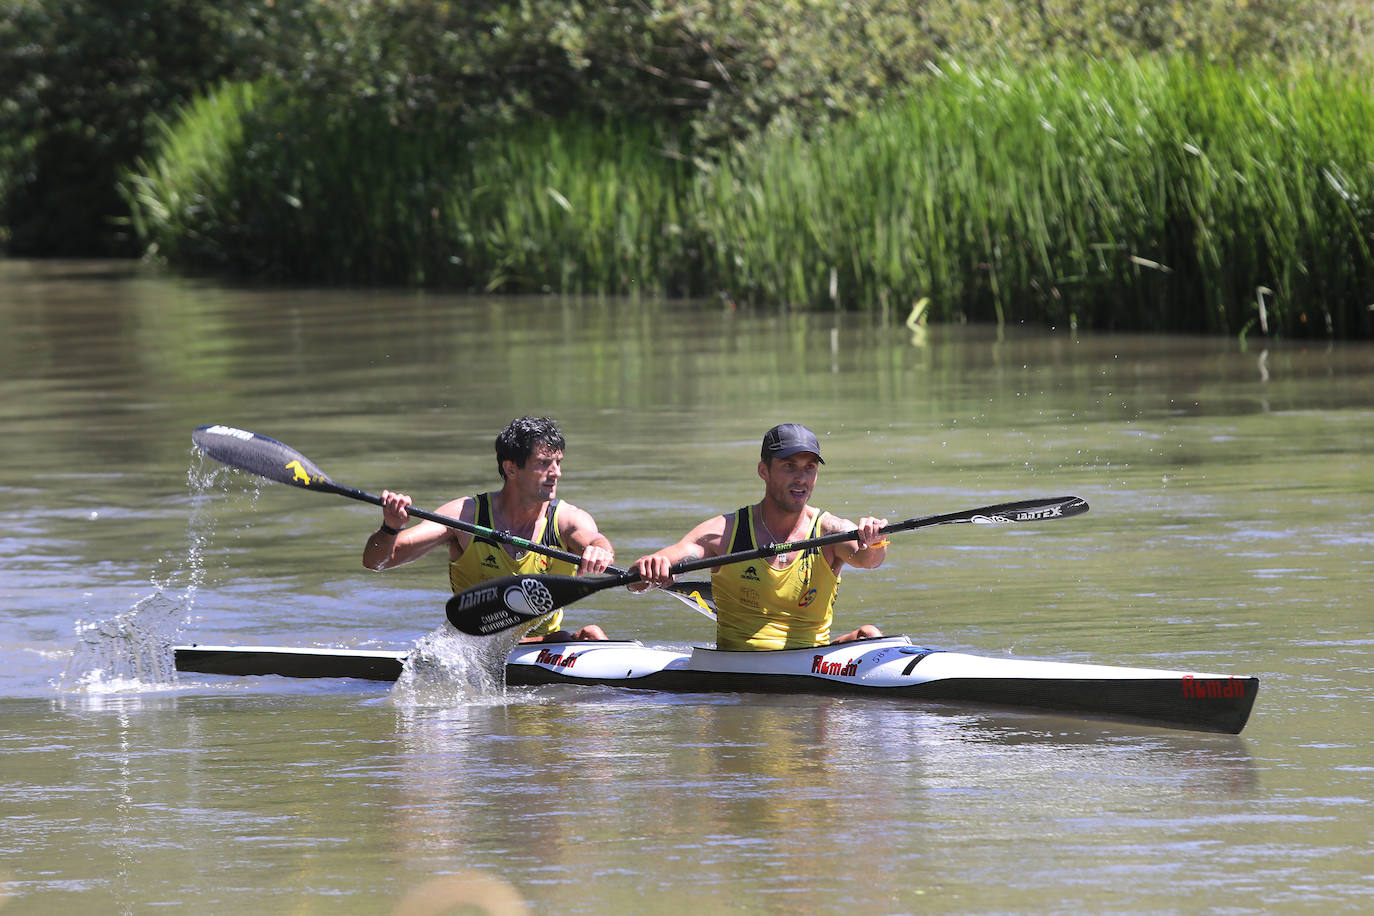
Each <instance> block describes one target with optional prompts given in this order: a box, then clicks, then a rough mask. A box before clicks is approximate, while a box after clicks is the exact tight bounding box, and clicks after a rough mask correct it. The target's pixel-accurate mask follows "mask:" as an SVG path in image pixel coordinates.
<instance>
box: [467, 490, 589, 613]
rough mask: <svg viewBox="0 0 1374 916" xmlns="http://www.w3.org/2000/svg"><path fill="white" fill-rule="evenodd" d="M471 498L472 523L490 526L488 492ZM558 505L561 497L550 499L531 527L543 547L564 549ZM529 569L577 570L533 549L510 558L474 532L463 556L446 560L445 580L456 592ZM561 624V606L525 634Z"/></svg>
mask: <svg viewBox="0 0 1374 916" xmlns="http://www.w3.org/2000/svg"><path fill="white" fill-rule="evenodd" d="M473 499H475V500H477V519H476V522H475V523H476V524H477V525H480V526H481V527H483V528H491V527H493V526H492V523H491V494H490V493H479V494H477V495H476V496H474V497H473ZM561 505H562V501H561V500H557V499H554V500H550V501H549V508H548V511H547V512H545V513H544V516H543V518H541V519H540V520H539V521H537V522H535V524H534V531H533V532H532V533H531V534H530V540H531V541H533V542H535V543H536V544H541V545H543V546H545V547H557V548H558V549H560V550H567V547H566V546H564V544H563V538H562V536H561V535H560V534H559V533H558V510H559V507H560V506H561ZM532 573H557V574H558V575H562V576H573V575H576V574H577V564H575V563H569V562H567V561H566V560H555V559H553V558H552V557H547V556H545V555H544V554H542V553H535V552H534V551H532V550H527V551H525V552H524V553H523V554H521V555H520V557H519V559H513V558H512V557H511V555H510V554H509V553H506V550H505V548H503V547H502V546H501V545H500V544H489V543H487V542H486V541H483V540H481V539H479V538H478V537H477V536H476V535H474V536H473V538H472V540H471V541H470V542H469V543H468V547H467V549H466V550H464V551H463V553H462V556H460V557H459V558H458V559H457V560H451V561H449V564H448V582H449V585H451V586H452V587H453V593H454V594H455V595H456V594H457V593H458V592H461V591H462V590H463V589H465V588H471V587H472V586H474V585H476V584H477V583H479V582H485V581H486V580H488V579H495V578H497V577H499V576H513V575H516V574H520V575H530V574H532ZM562 625H563V612H562V611H561V610H559V611H555V612H554V613H553V614H550V615H549V616H548V617H546V618H544V622H543V623H541V624H539V625H538V626H537V627H535V628H534V629H533V630H530V631H529V632H528V633H526V634H525V635H526V636H544V635H546V634H548V633H554V632H556V631H557V630H558V629H559V628H560V627H561V626H562Z"/></svg>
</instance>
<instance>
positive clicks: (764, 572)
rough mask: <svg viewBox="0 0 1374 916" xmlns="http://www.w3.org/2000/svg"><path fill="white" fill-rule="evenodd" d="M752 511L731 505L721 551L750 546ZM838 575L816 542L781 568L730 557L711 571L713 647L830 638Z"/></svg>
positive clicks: (818, 642) (816, 526) (814, 532)
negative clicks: (730, 524) (731, 526)
mask: <svg viewBox="0 0 1374 916" xmlns="http://www.w3.org/2000/svg"><path fill="white" fill-rule="evenodd" d="M825 515H826V513H824V512H818V513H817V514H816V520H815V521H814V522H813V523H812V524H811V532H810V534H808V535H807V537H817V536H818V533H819V532H820V530H821V520H822V519H823V518H825ZM757 546H758V539H757V538H756V537H755V536H754V518H753V513H752V512H751V511H750V510H749V507H748V506H745V507H744V508H742V509H738V510H736V511H735V531H734V535H733V536H732V537H731V539H730V549H729V550H728V551H727V553H734V552H735V551H737V550H752V549H754V548H755V547H757ZM839 586H840V577H839V576H837V575H835V572H834V571H833V570H832V569H831V568H830V564H829V563H827V562H826V561H825V555H824V554H823V553H821V551H820V549H819V548H815V547H813V548H810V549H808V550H804V551H802V552H801V553H800V554H799V555H797V556H795V557H793V558H792V561H791V562H790V563H788V564H787V565H786V566H784V567H783V568H782V569H776V568H774V567H773V566H772V565H770V564H769V563H768V562H767V561H766V560H764V559H757V560H746V561H744V562H742V563H731V564H730V565H728V566H722V567H720V568H719V569H718V570H716V571H715V572H713V573H711V589H712V591H713V592H714V593H715V600H716V648H718V649H795V648H802V647H806V646H825V645H829V644H830V621H831V618H833V617H834V613H835V593H836V592H837V591H838V590H839Z"/></svg>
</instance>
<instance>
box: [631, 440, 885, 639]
mask: <svg viewBox="0 0 1374 916" xmlns="http://www.w3.org/2000/svg"><path fill="white" fill-rule="evenodd" d="M824 463H825V461H824V460H823V459H822V458H821V447H820V443H819V441H818V440H817V439H816V434H815V433H813V432H812V431H811V430H809V429H807V428H806V427H805V426H802V425H801V424H798V423H783V424H781V425H778V426H775V427H773V428H772V429H770V430H769V431H768V432H767V433H766V434H765V435H764V437H763V444H762V447H761V449H760V452H759V463H758V475H759V477H760V478H762V480H763V485H764V492H763V499H762V500H760V501H759V502H757V503H755V504H754V505H752V506H744V507H743V508H741V509H738V510H736V511H734V512H730V513H725V514H722V515H717V516H715V517H714V518H709V519H707V520H706V521H704V522H702V523H701V524H699V525H697V526H696V527H695V528H693V529H692V530H691V531H690V532H688V533H687V536H686V537H684V538H683V539H682V540H680V541H678V542H677V543H676V544H673V545H672V546H670V547H665V548H663V549H662V550H659V551H656V552H655V553H651V554H648V555H647V556H643V557H640V558H639V559H638V560H636V561H635V562H634V565H633V567H631V568H632V569H633V570H635V571H637V572H638V573H639V574H640V576H641V577H642V579H643V582H644V583H647V585H649V586H660V585H666V584H668V583H669V582H671V581H672V576H671V575H670V574H669V571H668V570H669V567H671V566H672V565H673V564H674V563H680V562H682V561H683V560H695V559H702V558H707V557H714V556H721V555H723V554H727V553H733V552H735V551H739V550H749V549H752V548H755V547H765V546H771V545H774V544H790V543H793V542H795V541H800V540H803V539H806V538H814V537H819V536H822V535H827V534H832V533H835V532H841V531H853V530H855V529H857V530H858V531H859V539H858V541H853V540H847V541H840V542H839V543H836V544H831V545H829V546H826V547H821V548H810V549H807V550H803V551H791V552H788V553H781V554H778V555H776V556H774V557H772V558H769V559H755V560H747V561H744V562H741V563H732V564H730V565H728V566H723V567H718V568H716V569H713V570H712V571H711V587H712V590H713V592H714V593H715V603H716V615H717V617H716V648H718V649H792V648H798V647H802V646H821V645H828V644H830V643H838V642H849V641H851V640H854V639H867V638H869V637H874V636H881V635H882V632H881V631H880V630H879V629H878V628H877V627H875V626H871V625H864V626H861V627H859V628H858V629H857V630H853V631H851V632H848V633H845V634H843V635H842V636H837V637H835V638H833V639H832V638H831V636H830V624H831V621H832V619H833V617H834V604H835V594H836V591H837V590H838V588H839V584H840V571H841V569H843V567H844V566H845V564H848V565H850V566H857V567H860V568H863V569H874V568H876V567H878V566H880V565H881V564H882V562H883V560H884V559H886V557H887V541H886V540H883V539H882V536H881V535H880V534H879V533H878V529H879V528H881V527H883V526H884V525H886V524H887V519H884V518H873V517H865V518H861V519H860V520H859V522H858V524H857V525H856V524H855V523H854V522H851V521H849V520H848V519H844V518H840V517H838V516H835V515H831V514H830V513H829V512H824V511H822V510H820V509H817V508H815V507H813V506H811V505H810V504H809V503H810V499H811V494H812V492H813V491H814V490H815V487H816V481H817V479H818V477H819V475H820V467H821V465H822V464H824ZM637 584H638V583H637ZM631 588H632V589H634V588H635V586H631Z"/></svg>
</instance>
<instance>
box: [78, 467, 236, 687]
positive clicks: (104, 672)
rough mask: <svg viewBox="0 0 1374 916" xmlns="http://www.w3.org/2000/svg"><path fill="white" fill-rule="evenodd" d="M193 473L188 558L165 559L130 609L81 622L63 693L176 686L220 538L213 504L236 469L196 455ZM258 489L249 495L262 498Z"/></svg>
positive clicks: (227, 487) (188, 477) (188, 475)
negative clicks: (180, 650) (182, 646)
mask: <svg viewBox="0 0 1374 916" xmlns="http://www.w3.org/2000/svg"><path fill="white" fill-rule="evenodd" d="M195 456H196V457H195V458H194V459H193V460H192V462H191V465H190V467H189V468H188V469H187V472H186V483H187V487H188V489H189V490H190V493H191V518H190V521H189V522H188V524H187V527H186V550H185V553H183V554H172V555H168V556H164V557H162V558H161V559H159V561H158V569H156V570H155V571H154V572H153V573H151V574H150V575H149V582H150V584H151V586H152V589H153V590H152V593H151V594H148V595H144V596H143V597H142V598H139V599H138V600H137V601H135V602H134V603H133V604H132V605H130V606H129V607H128V608H127V609H126V610H123V611H120V612H118V613H116V614H114V615H113V616H111V617H105V618H101V619H99V620H78V621H77V622H76V638H77V644H76V648H75V650H74V651H73V652H72V657H71V659H70V660H69V661H68V663H67V667H66V669H65V670H64V672H63V674H62V676H61V678H60V679H59V680H58V682H57V683H56V684H54V686H55V687H56V688H57V689H58V690H59V691H63V692H79V693H90V694H108V693H118V692H124V691H139V690H158V689H166V688H169V687H171V686H173V685H174V683H175V681H176V666H175V663H174V661H173V658H172V646H174V645H175V644H176V643H177V642H178V635H179V633H180V632H181V630H182V628H183V627H184V626H185V625H186V624H187V623H188V622H189V621H190V620H191V612H192V610H193V608H194V607H195V601H196V594H197V592H198V591H199V589H200V587H201V585H203V584H204V582H205V554H206V545H207V544H208V543H209V542H210V540H211V538H212V536H213V535H214V516H213V514H212V513H211V512H210V507H211V505H212V504H213V502H214V497H215V496H216V495H223V494H225V493H228V492H229V490H230V481H231V480H232V479H233V478H232V477H231V475H230V472H229V469H227V468H225V467H223V466H221V465H219V464H217V463H215V462H212V461H210V460H209V459H207V458H205V457H204V456H203V455H201V454H200V452H199V451H197V452H195ZM257 493H258V490H257V489H256V488H255V489H253V490H252V491H251V492H249V491H245V495H247V496H248V497H249V499H250V500H254V501H255V500H256V498H257Z"/></svg>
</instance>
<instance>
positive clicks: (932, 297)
mask: <svg viewBox="0 0 1374 916" xmlns="http://www.w3.org/2000/svg"><path fill="white" fill-rule="evenodd" d="M1369 82H1370V81H1369V77H1368V75H1366V74H1355V73H1349V72H1343V73H1336V72H1334V71H1330V70H1323V69H1319V68H1316V67H1312V68H1306V69H1303V68H1288V69H1284V70H1268V71H1265V70H1258V69H1256V70H1250V71H1243V70H1236V69H1234V68H1227V67H1221V66H1216V65H1210V64H1202V63H1198V62H1195V61H1192V60H1183V59H1173V60H1170V59H1156V58H1147V59H1141V60H1137V61H1125V62H1116V63H1111V64H1108V63H1105V62H1091V61H1079V60H1057V61H1049V62H1044V63H1042V64H1039V65H1036V66H1033V67H1029V68H1024V67H1023V68H1012V67H1010V66H1005V67H1001V68H982V69H978V70H970V69H965V68H962V67H959V66H957V65H954V64H947V65H945V66H944V67H943V68H933V69H932V72H931V74H930V78H929V79H928V80H926V81H925V82H924V83H922V84H921V87H920V88H919V90H918V91H915V92H913V93H911V94H910V95H909V96H908V97H906V98H904V99H901V100H897V101H895V102H893V103H892V104H889V105H887V106H884V107H882V108H879V109H876V110H873V111H870V112H868V113H866V114H864V115H862V116H860V117H858V118H855V119H853V120H850V121H846V122H842V123H837V124H834V125H830V126H828V127H826V128H824V129H820V130H817V131H813V132H811V133H808V134H805V135H803V134H801V133H792V134H785V133H781V132H774V133H770V134H767V135H764V136H760V137H756V138H754V139H753V140H751V141H750V142H748V143H746V144H744V145H742V146H741V147H739V148H737V149H735V150H733V151H732V152H730V153H729V154H727V155H724V156H722V157H721V158H720V159H719V160H717V161H716V162H715V163H714V164H712V165H708V166H702V167H699V168H698V167H694V166H691V165H689V164H688V163H686V162H685V161H684V160H682V159H681V158H680V157H675V156H673V155H670V154H668V153H666V152H665V151H664V146H665V141H664V138H662V137H661V136H660V135H659V133H658V132H657V130H658V129H657V128H656V127H655V126H654V125H646V126H636V127H629V126H626V125H623V124H616V123H602V122H592V121H589V120H571V119H570V120H568V121H565V122H560V123H539V124H532V125H529V126H526V127H523V128H521V129H517V130H504V131H499V132H493V133H489V134H476V133H474V132H472V131H471V130H470V129H468V128H465V127H463V126H462V125H448V124H435V125H433V126H429V127H425V128H424V129H419V128H410V129H401V128H398V127H397V126H395V125H393V124H392V123H391V122H390V121H389V120H388V119H387V118H386V117H385V115H384V113H382V112H379V111H374V110H372V109H370V108H369V107H368V106H367V105H366V104H361V103H360V104H359V105H356V106H346V107H340V106H334V105H322V104H319V103H317V102H312V101H311V100H308V99H295V98H291V97H289V96H286V95H285V94H284V93H283V92H282V91H281V90H279V89H277V88H273V87H271V86H264V85H257V86H243V85H238V86H227V87H224V88H223V89H221V90H220V91H219V92H217V93H216V94H214V95H213V96H211V97H209V98H206V99H201V100H199V101H198V102H196V103H195V104H194V105H192V106H190V107H189V108H188V109H187V110H186V111H185V112H184V113H183V115H182V117H181V119H180V120H179V121H178V122H176V123H175V124H171V125H168V126H167V128H166V130H165V134H164V138H163V142H162V145H161V147H160V150H159V153H158V155H157V156H156V157H154V158H153V159H151V160H150V161H148V162H145V163H143V164H142V167H141V169H140V170H139V172H138V173H137V174H134V175H131V176H129V178H128V179H127V182H126V187H127V189H128V193H129V195H130V199H131V201H132V202H133V203H134V210H135V214H136V220H137V226H138V230H139V232H140V234H141V236H142V237H143V238H144V239H145V240H146V241H147V242H148V243H149V245H150V247H155V248H156V249H157V250H158V251H159V252H160V253H161V254H162V255H164V256H166V257H167V258H168V260H169V261H171V262H173V263H175V264H177V265H179V266H183V267H189V268H193V269H196V268H200V269H214V270H230V271H236V272H239V273H243V274H247V275H251V276H255V277H265V278H270V279H284V280H292V281H311V282H342V283H408V284H431V285H445V286H451V287H456V288H467V289H485V290H502V291H512V292H515V291H539V290H554V291H561V292H598V293H636V292H644V293H653V294H668V295H709V294H715V293H718V292H719V293H722V294H724V295H726V296H729V297H731V298H734V299H736V300H740V301H746V302H757V303H764V304H781V305H787V306H797V307H808V308H837V309H840V308H842V309H867V308H897V309H900V310H901V312H905V310H906V309H907V307H908V306H909V305H910V304H911V303H912V302H915V301H918V300H920V299H928V300H929V301H930V304H931V314H932V317H934V318H936V319H937V320H939V319H943V320H973V321H997V322H1019V321H1033V322H1037V323H1050V324H1055V325H1069V324H1078V325H1081V326H1085V327H1094V328H1118V329H1128V328H1129V329H1142V330H1168V331H1209V332H1224V333H1252V332H1256V331H1264V332H1268V333H1285V334H1293V335H1307V334H1316V335H1322V334H1331V335H1336V336H1352V337H1353V336H1370V335H1371V334H1374V313H1371V311H1370V310H1369V308H1368V304H1369V302H1370V301H1371V300H1374V290H1372V289H1371V286H1374V257H1371V251H1370V246H1371V241H1370V240H1371V233H1374V212H1371V209H1370V204H1369V201H1371V200H1374V163H1372V161H1371V157H1370V156H1369V154H1368V152H1367V151H1368V150H1369V149H1374V93H1371V92H1370V91H1369V90H1370V88H1371V87H1370V85H1369Z"/></svg>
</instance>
